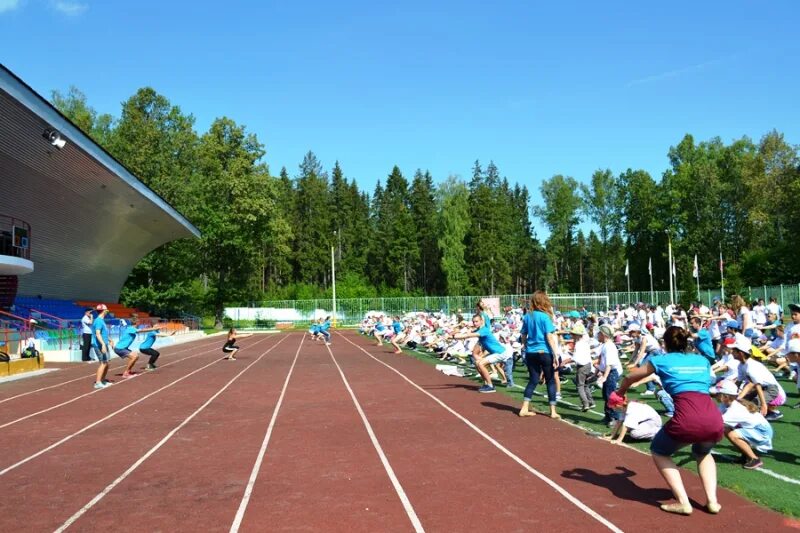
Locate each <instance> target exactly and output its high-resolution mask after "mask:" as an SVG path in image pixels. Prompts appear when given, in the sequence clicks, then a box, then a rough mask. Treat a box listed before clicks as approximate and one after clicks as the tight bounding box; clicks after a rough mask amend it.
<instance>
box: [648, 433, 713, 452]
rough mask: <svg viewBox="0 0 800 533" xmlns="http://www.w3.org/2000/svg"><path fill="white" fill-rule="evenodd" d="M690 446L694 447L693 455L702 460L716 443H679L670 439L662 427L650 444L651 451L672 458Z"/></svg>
mask: <svg viewBox="0 0 800 533" xmlns="http://www.w3.org/2000/svg"><path fill="white" fill-rule="evenodd" d="M689 444H691V445H692V455H694V456H695V457H696V458H700V457H703V456H706V455H708V454H709V452H711V448H713V447H714V444H716V442H695V443H689V442H678V441H676V440H675V439H673V438H672V437H670V436H669V435H668V434H667V432H666V431H665V430H664V428H663V427H662V428H661V430H659V432H658V433H656V436H655V437H653V442H651V443H650V451H651V452H653V453H654V454H656V455H663V456H665V457H672V456H673V455H674V454H675V452H677V451H678V450H680V449H681V448H683V447H684V446H688V445H689Z"/></svg>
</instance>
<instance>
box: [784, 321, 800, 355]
mask: <svg viewBox="0 0 800 533" xmlns="http://www.w3.org/2000/svg"><path fill="white" fill-rule="evenodd" d="M793 338H795V339H800V324H790V325H788V326H786V328H784V330H783V339H784V343H783V353H789V341H790V340H792V339H793Z"/></svg>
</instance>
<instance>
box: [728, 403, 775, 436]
mask: <svg viewBox="0 0 800 533" xmlns="http://www.w3.org/2000/svg"><path fill="white" fill-rule="evenodd" d="M722 423H723V424H725V425H726V426H728V427H730V428H747V429H751V428H755V427H758V426H761V427H763V426H765V425H767V426H768V425H769V422H767V419H766V418H764V417H763V416H761V413H751V412H750V411H748V410H747V407H745V406H744V405H742V404H741V403H739V402H736V401H734V402H733V403H732V404H730V405H729V406H728V408H727V409H725V410H724V411H723V412H722Z"/></svg>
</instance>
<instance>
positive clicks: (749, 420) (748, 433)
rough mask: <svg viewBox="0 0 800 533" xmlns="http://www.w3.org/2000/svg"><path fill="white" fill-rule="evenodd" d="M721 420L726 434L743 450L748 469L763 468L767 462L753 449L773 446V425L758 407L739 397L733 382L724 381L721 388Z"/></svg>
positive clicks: (767, 448) (762, 449)
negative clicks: (738, 398)
mask: <svg viewBox="0 0 800 533" xmlns="http://www.w3.org/2000/svg"><path fill="white" fill-rule="evenodd" d="M718 394H719V400H720V402H721V405H720V410H721V411H722V423H723V424H725V436H726V437H727V438H728V440H729V441H730V442H731V444H733V445H734V446H736V448H738V449H739V451H740V452H742V462H743V463H744V464H743V465H742V466H744V468H746V469H748V470H754V469H756V468H761V467H762V466H764V463H763V462H762V461H761V459H760V458H759V457H758V456H757V455H756V454H755V453H754V452H753V448H755V449H756V450H757V451H759V452H761V453H767V452H769V451H770V450H771V449H772V434H773V432H772V426H770V425H769V422H767V419H766V418H764V417H763V416H762V415H761V413H759V408H758V406H757V405H755V404H754V403H752V402H749V401H747V400H737V399H736V397H737V396H738V395H739V390H738V389H737V387H736V385H735V384H734V383H733V382H732V381H723V382H722V383H721V384H720V385H719V387H718Z"/></svg>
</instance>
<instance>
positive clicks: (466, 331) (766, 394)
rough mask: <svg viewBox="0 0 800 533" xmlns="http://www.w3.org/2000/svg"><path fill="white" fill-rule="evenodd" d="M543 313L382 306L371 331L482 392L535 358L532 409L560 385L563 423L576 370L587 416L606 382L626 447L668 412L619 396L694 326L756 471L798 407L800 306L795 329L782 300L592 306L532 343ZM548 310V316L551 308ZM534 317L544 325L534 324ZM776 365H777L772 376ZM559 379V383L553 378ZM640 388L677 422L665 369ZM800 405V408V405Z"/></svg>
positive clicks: (695, 342)
mask: <svg viewBox="0 0 800 533" xmlns="http://www.w3.org/2000/svg"><path fill="white" fill-rule="evenodd" d="M545 307H546V306H545ZM537 312H539V311H538V310H537V309H536V304H535V303H534V302H533V300H532V301H531V302H525V303H524V306H523V305H520V306H519V307H516V308H507V309H504V310H503V311H502V313H501V314H500V316H495V317H493V318H489V317H488V316H487V314H486V308H485V306H484V305H483V303H482V302H478V304H477V305H476V310H475V312H474V313H464V312H462V311H461V310H458V311H456V312H453V313H446V312H415V313H406V314H404V315H395V316H388V315H385V314H383V313H380V312H371V313H368V314H367V316H366V317H365V318H364V320H363V322H362V323H361V326H360V331H361V333H362V334H364V335H368V336H370V337H374V338H375V339H376V342H377V344H378V345H383V343H384V342H387V341H388V342H390V343H391V344H392V346H393V347H394V351H395V352H399V351H400V350H401V348H403V347H405V348H411V349H416V350H419V351H424V352H427V353H430V354H432V355H434V356H436V357H438V358H439V359H442V360H445V361H449V362H451V363H456V364H459V365H463V366H465V367H466V368H468V369H470V370H473V371H474V372H476V373H477V374H478V375H479V376H480V378H481V379H482V381H483V385H482V386H481V387H480V388H479V389H478V390H479V392H481V393H491V392H495V390H496V388H495V387H496V385H495V382H499V383H500V384H501V385H504V386H506V387H513V386H514V374H513V368H514V365H515V363H516V364H525V365H527V366H528V369H529V371H530V380H529V381H530V383H531V384H532V385H533V386H532V387H531V385H529V388H531V391H528V390H526V393H525V400H526V401H525V402H524V403H523V407H522V409H521V410H520V416H532V415H533V414H535V412H533V411H532V410H531V409H530V408H529V401H530V395H531V392H532V390H533V387H535V386H536V384H538V382H539V381H544V382H546V383H547V384H548V389H551V388H554V391H555V392H554V394H551V391H550V390H548V401H549V404H550V408H551V411H550V416H552V417H554V418H558V414H557V413H556V410H555V404H556V403H557V402H558V401H560V400H561V391H560V387H561V385H562V383H566V382H567V379H569V378H570V377H571V378H572V381H573V382H574V383H575V385H576V387H577V392H578V397H579V399H580V406H579V407H578V408H579V409H581V410H582V411H588V410H591V409H593V408H595V402H594V400H593V397H592V391H593V389H594V388H595V387H597V388H602V397H603V400H604V406H603V407H604V409H603V412H604V420H603V421H604V422H605V423H607V424H608V425H609V426H610V427H611V428H612V429H611V431H612V432H611V434H610V435H607V438H608V439H609V440H612V441H614V442H622V441H623V439H625V438H629V439H635V440H649V439H652V438H653V437H654V436H655V435H656V434H657V433H658V431H659V429H660V428H661V427H662V418H661V415H659V414H658V412H656V410H655V409H653V407H652V406H651V405H649V404H648V403H646V402H645V401H643V400H644V398H643V399H642V401H637V400H634V399H628V398H625V399H624V401H623V402H619V400H618V399H617V400H615V401H611V398H612V396H613V395H612V393H614V391H615V390H616V389H617V387H618V384H619V383H620V381H621V380H622V377H623V376H624V375H625V374H626V373H628V374H630V373H631V372H632V371H634V370H636V369H638V368H643V367H644V368H651V369H652V368H654V367H656V366H659V365H658V364H653V362H656V363H659V362H660V360H658V359H656V358H658V357H660V356H663V355H664V354H665V353H666V352H665V347H664V343H663V338H664V334H665V332H666V331H667V329H668V328H670V327H671V326H675V327H679V328H681V329H682V330H684V331H685V332H686V336H687V339H688V346H689V348H688V349H689V351H690V352H696V353H697V354H699V355H700V356H702V357H703V358H704V359H705V360H706V361H707V362H708V365H709V367H710V372H709V377H708V381H709V389H708V392H709V394H711V395H712V397H714V398H716V399H717V401H718V402H719V411H720V413H721V414H722V420H723V422H724V428H725V429H724V434H725V436H726V437H727V439H728V440H729V441H730V443H731V444H733V445H734V446H735V447H736V448H737V449H738V450H739V451H740V452H741V462H742V463H743V465H744V467H745V468H748V469H754V468H759V467H761V466H762V465H763V462H762V460H761V458H760V457H759V456H758V454H759V453H761V454H763V453H766V452H768V451H769V450H770V449H771V447H772V437H773V428H772V427H771V426H770V423H771V422H774V421H775V420H778V419H780V418H781V417H782V416H783V415H782V413H781V412H780V409H779V408H780V406H781V405H783V404H784V403H785V402H786V392H785V390H784V389H783V387H782V386H781V384H780V382H779V381H778V379H776V376H777V377H781V376H784V377H785V376H788V377H789V378H790V379H791V380H793V381H794V382H795V384H797V379H798V371H797V364H798V359H800V305H797V304H792V305H789V315H790V321H789V322H788V323H787V324H786V325H784V322H783V319H784V317H783V310H782V309H781V308H780V306H779V305H777V303H776V301H775V299H774V298H773V299H772V300H771V302H770V304H769V305H764V303H763V301H760V302H753V303H752V304H751V305H750V306H747V305H746V304H745V302H744V300H743V299H742V298H741V297H739V296H733V297H732V299H731V304H730V305H725V304H724V303H723V302H722V301H721V300H720V299H718V298H715V299H714V302H713V304H712V306H710V307H708V306H705V305H703V304H701V303H699V302H698V303H696V304H694V305H692V306H691V307H689V308H687V309H683V308H682V307H681V306H678V305H666V306H662V305H646V304H641V303H640V304H632V305H629V306H625V307H622V306H617V307H615V308H613V309H609V310H603V311H600V312H597V313H591V312H588V311H587V310H586V309H585V308H584V309H579V310H571V311H568V312H558V311H554V310H552V309H550V312H549V315H548V316H549V320H551V321H552V330H550V331H548V328H549V326H547V325H544V326H541V325H540V327H544V328H545V331H544V333H542V334H541V335H540V337H539V339H540V340H542V342H543V343H542V344H540V345H537V346H535V347H533V348H532V346H533V345H532V344H531V339H530V335H531V330H530V329H529V330H528V331H526V320H528V318H527V317H535V315H536V313H537ZM544 314H546V315H547V314H548V313H547V310H546V309H545V311H544ZM530 324H531V328H533V322H531V323H530ZM548 332H549V333H552V334H553V335H554V336H555V338H556V339H557V345H556V346H552V347H551V346H549V345H548V341H547V336H546V335H547V333H548ZM526 334H527V335H526ZM547 353H551V354H552V355H554V356H555V357H554V359H548V361H553V364H552V368H548V364H541V363H540V362H537V361H538V359H539V358H540V357H541V356H542V355H546V354H547ZM534 354H538V355H537V357H533V356H534ZM531 363H533V364H531ZM769 366H773V368H772V371H770V369H769ZM548 370H552V371H548ZM551 375H552V376H553V379H548V378H549V376H551ZM630 385H631V386H632V387H634V388H636V387H641V393H640V394H641V396H643V397H646V396H656V397H657V398H658V400H659V401H660V403H661V406H662V408H663V414H664V415H665V416H666V417H667V419H669V418H670V417H672V416H673V415H674V413H675V402H674V398H673V396H672V395H670V394H669V393H668V392H667V390H666V389H665V387H664V384H663V382H662V379H661V378H660V377H659V374H658V373H657V372H651V373H649V375H647V376H646V377H644V378H643V379H641V380H638V381H637V382H635V383H631V384H630ZM796 386H798V388H800V385H796ZM792 407H794V408H798V407H800V403H798V404H797V405H794V406H792Z"/></svg>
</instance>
